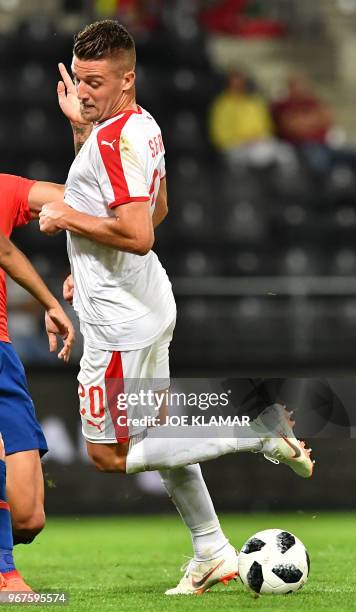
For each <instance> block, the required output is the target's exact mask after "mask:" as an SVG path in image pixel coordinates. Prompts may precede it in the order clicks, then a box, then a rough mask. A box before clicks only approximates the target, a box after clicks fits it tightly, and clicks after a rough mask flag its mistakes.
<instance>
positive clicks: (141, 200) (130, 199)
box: [109, 196, 150, 208]
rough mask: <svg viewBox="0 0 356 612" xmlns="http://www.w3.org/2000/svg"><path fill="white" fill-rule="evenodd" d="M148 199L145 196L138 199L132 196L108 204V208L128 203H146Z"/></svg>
mask: <svg viewBox="0 0 356 612" xmlns="http://www.w3.org/2000/svg"><path fill="white" fill-rule="evenodd" d="M149 199H150V198H148V197H147V196H140V197H139V198H138V197H136V196H134V197H132V198H122V199H121V200H115V201H114V202H111V203H110V204H109V208H116V206H122V205H123V204H129V202H148V201H149Z"/></svg>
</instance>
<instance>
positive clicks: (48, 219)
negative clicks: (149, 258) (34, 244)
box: [40, 201, 154, 255]
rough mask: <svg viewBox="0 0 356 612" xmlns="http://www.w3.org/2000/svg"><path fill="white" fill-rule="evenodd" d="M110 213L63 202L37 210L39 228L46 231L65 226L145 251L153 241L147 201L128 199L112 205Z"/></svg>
mask: <svg viewBox="0 0 356 612" xmlns="http://www.w3.org/2000/svg"><path fill="white" fill-rule="evenodd" d="M114 213H115V216H114V217H110V218H107V217H94V216H92V215H87V214H86V213H82V212H78V211H76V210H73V209H72V208H71V207H70V206H68V205H67V204H66V203H65V202H63V201H62V202H52V203H50V204H46V205H45V206H44V207H43V209H42V211H41V213H40V229H41V231H42V232H45V233H46V234H53V233H56V232H58V231H59V230H68V231H70V232H72V233H73V234H76V235H78V236H83V237H84V238H88V239H89V240H94V241H95V242H99V243H100V244H104V245H105V246H108V247H111V248H113V249H117V250H119V251H125V252H127V253H134V254H135V255H146V253H148V252H149V251H150V249H151V248H152V246H153V243H154V232H153V225H152V217H151V212H150V203H149V202H148V201H147V202H130V203H128V204H123V205H121V206H117V207H116V208H114Z"/></svg>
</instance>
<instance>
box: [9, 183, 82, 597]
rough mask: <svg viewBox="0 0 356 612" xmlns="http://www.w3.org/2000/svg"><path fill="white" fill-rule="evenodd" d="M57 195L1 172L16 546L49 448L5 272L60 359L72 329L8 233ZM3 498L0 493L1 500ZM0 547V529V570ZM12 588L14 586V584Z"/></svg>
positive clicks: (31, 522)
mask: <svg viewBox="0 0 356 612" xmlns="http://www.w3.org/2000/svg"><path fill="white" fill-rule="evenodd" d="M62 193H63V186H61V185H55V184H52V183H45V182H36V181H32V180H28V179H24V178H21V177H17V176H12V175H7V174H0V194H1V195H0V210H1V215H0V368H1V376H0V432H1V434H2V437H3V440H4V445H5V452H6V466H7V499H8V504H9V507H10V510H11V519H12V529H13V536H14V543H15V544H18V543H28V542H31V541H32V540H33V539H34V538H35V536H36V535H37V534H38V533H39V532H40V531H41V530H42V528H43V526H44V522H45V514H44V508H43V503H44V483H43V473H42V467H41V456H42V455H43V454H45V453H46V452H47V450H48V449H47V444H46V440H45V437H44V434H43V432H42V429H41V426H40V424H39V423H38V421H37V418H36V415H35V410H34V406H33V402H32V399H31V397H30V395H29V391H28V388H27V382H26V378H25V373H24V369H23V366H22V364H21V362H20V360H19V358H18V356H17V354H16V352H15V350H14V348H13V346H12V344H11V342H10V338H9V335H8V330H7V314H6V312H7V307H6V283H5V273H7V274H8V275H9V276H11V277H12V278H13V280H14V281H16V282H17V283H19V284H20V285H21V286H22V287H24V288H25V289H27V290H28V291H29V292H30V293H31V294H32V295H33V296H34V297H35V298H36V299H37V300H38V301H39V302H40V303H41V304H42V306H43V307H44V308H45V311H46V316H45V322H46V330H47V334H48V339H49V347H50V350H51V351H55V350H57V338H56V335H57V334H58V335H60V336H61V337H62V339H63V342H64V346H63V348H62V350H61V351H60V352H59V355H58V356H59V358H60V359H63V360H64V361H68V359H69V356H70V352H71V348H72V345H73V342H74V329H73V325H72V323H71V321H70V320H69V318H68V317H67V315H66V314H65V312H64V311H63V309H62V307H61V306H60V304H59V302H58V301H57V300H56V298H55V297H54V296H53V295H52V294H51V292H50V291H49V289H48V288H47V287H46V285H45V284H44V282H43V281H42V279H41V278H40V277H39V275H38V274H37V272H36V271H35V270H34V268H33V267H32V265H31V263H30V262H29V261H28V259H27V258H26V257H25V256H24V254H23V253H22V252H21V251H19V249H17V248H16V247H15V245H14V244H12V242H11V241H10V240H9V236H10V235H11V232H12V230H13V228H14V227H17V226H20V225H24V224H26V223H28V222H29V221H30V220H31V219H33V218H38V213H39V211H40V209H41V206H42V204H43V203H44V202H46V201H49V200H51V199H53V198H54V197H59V196H60V195H61V194H62ZM0 465H1V464H0ZM3 497H4V495H3V493H1V499H2V500H3ZM0 518H1V517H0ZM2 548H4V547H3V546H2V544H1V528H0V572H3V569H2V568H3V565H2V554H3V553H2ZM13 586H14V589H15V586H16V585H13ZM0 588H1V585H0ZM20 590H21V589H20ZM22 590H24V589H22Z"/></svg>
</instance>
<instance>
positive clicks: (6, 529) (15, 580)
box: [0, 436, 31, 591]
mask: <svg viewBox="0 0 356 612" xmlns="http://www.w3.org/2000/svg"><path fill="white" fill-rule="evenodd" d="M0 591H31V588H30V587H29V586H28V585H27V584H26V583H25V582H24V580H23V578H22V576H21V575H20V574H19V572H18V571H17V570H16V567H15V563H14V558H13V539H12V527H11V516H10V506H9V504H8V503H7V501H6V463H5V449H4V444H3V440H2V438H1V436H0Z"/></svg>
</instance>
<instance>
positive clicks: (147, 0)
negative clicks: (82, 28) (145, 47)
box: [94, 0, 163, 35]
mask: <svg viewBox="0 0 356 612" xmlns="http://www.w3.org/2000/svg"><path fill="white" fill-rule="evenodd" d="M162 2H163V0H94V8H95V12H96V14H97V16H98V17H99V18H105V17H106V18H115V17H117V19H119V20H120V21H122V23H123V24H124V25H125V26H126V27H127V28H128V29H129V30H130V31H131V32H132V33H133V34H136V35H137V34H140V33H143V32H146V31H148V30H152V29H154V27H155V26H156V25H157V23H158V19H159V13H160V8H161V5H162Z"/></svg>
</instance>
